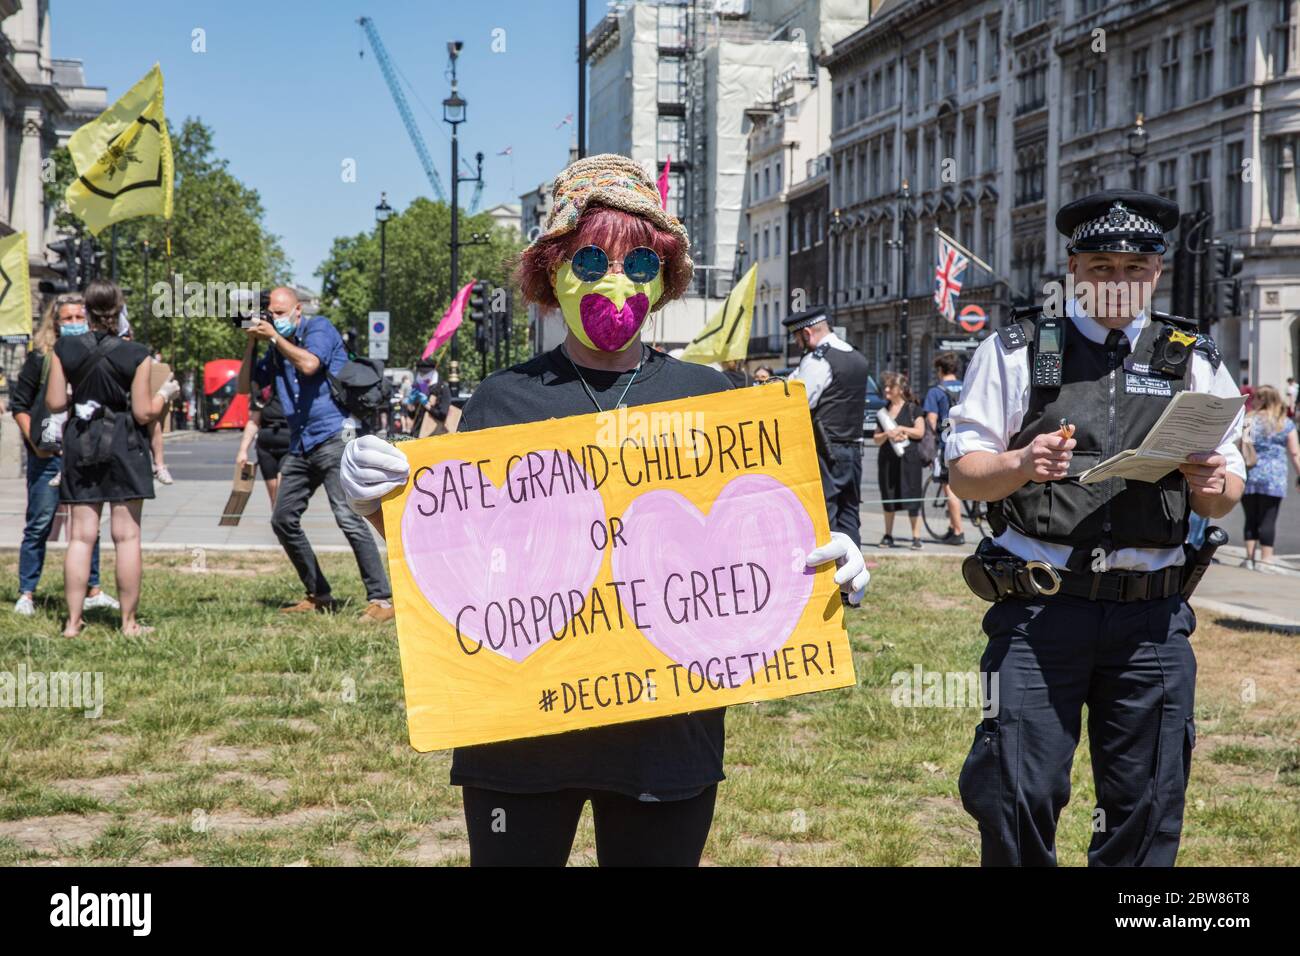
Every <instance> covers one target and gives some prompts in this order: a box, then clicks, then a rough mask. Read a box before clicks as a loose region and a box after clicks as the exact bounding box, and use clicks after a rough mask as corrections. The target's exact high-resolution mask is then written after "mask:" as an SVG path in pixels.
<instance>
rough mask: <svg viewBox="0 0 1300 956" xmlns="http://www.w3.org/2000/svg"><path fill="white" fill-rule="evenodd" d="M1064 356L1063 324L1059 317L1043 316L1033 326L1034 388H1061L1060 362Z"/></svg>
mask: <svg viewBox="0 0 1300 956" xmlns="http://www.w3.org/2000/svg"><path fill="white" fill-rule="evenodd" d="M1064 355H1065V323H1064V322H1063V321H1062V320H1061V318H1060V317H1059V316H1044V317H1042V318H1040V319H1039V320H1038V321H1037V322H1036V323H1035V324H1034V368H1033V386H1034V388H1060V387H1061V361H1062V358H1063V357H1064Z"/></svg>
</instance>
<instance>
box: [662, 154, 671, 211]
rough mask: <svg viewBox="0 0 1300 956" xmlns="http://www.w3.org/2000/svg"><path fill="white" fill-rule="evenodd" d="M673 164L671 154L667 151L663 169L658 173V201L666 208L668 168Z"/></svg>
mask: <svg viewBox="0 0 1300 956" xmlns="http://www.w3.org/2000/svg"><path fill="white" fill-rule="evenodd" d="M672 165H673V154H672V153H669V154H668V158H667V159H665V160H664V171H663V172H661V173H660V174H659V202H660V204H661V205H662V206H663V208H665V209H667V208H668V170H670V169H671V168H672Z"/></svg>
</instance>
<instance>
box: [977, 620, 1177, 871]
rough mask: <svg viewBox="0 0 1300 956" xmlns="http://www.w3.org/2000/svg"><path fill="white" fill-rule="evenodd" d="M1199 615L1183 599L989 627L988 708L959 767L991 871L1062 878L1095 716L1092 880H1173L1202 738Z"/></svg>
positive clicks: (988, 623) (985, 661)
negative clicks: (1078, 770) (1082, 748)
mask: <svg viewBox="0 0 1300 956" xmlns="http://www.w3.org/2000/svg"><path fill="white" fill-rule="evenodd" d="M1195 629H1196V615H1195V613H1194V612H1193V611H1192V609H1191V608H1190V607H1188V605H1187V602H1186V601H1184V600H1183V598H1182V596H1181V595H1173V596H1171V597H1168V598H1161V599H1159V600H1151V601H1133V602H1130V603H1126V604H1121V603H1119V602H1114V601H1088V600H1085V599H1083V598H1076V597H1069V596H1065V595H1056V596H1054V597H1047V598H1035V599H1030V600H1025V599H1019V600H1017V599H1008V600H1005V601H1001V602H999V603H997V604H994V605H993V606H992V607H990V608H989V610H988V612H987V613H986V614H985V616H984V632H985V633H986V634H987V635H988V638H989V641H988V646H987V648H986V649H985V651H984V655H983V657H982V658H981V659H980V670H981V672H983V673H984V674H987V675H988V677H987V680H988V682H989V683H988V685H987V686H988V687H989V694H988V697H989V700H988V705H987V706H986V710H985V715H986V716H985V718H984V720H983V721H981V723H980V725H979V726H978V727H977V728H976V730H975V743H974V746H973V747H972V748H971V752H970V755H969V756H968V757H967V758H966V763H965V765H964V766H963V767H962V771H961V777H960V779H959V781H958V789H959V790H960V792H961V800H962V805H963V806H964V807H965V808H966V811H967V812H968V813H969V814H970V815H971V816H973V817H974V818H975V819H976V821H977V822H978V823H979V831H980V842H981V861H982V863H983V865H985V866H1054V865H1055V864H1056V824H1057V820H1058V818H1059V817H1060V813H1061V809H1062V808H1063V807H1064V806H1065V804H1066V803H1067V802H1068V801H1069V799H1070V767H1071V765H1072V763H1073V762H1074V751H1075V748H1076V747H1077V746H1078V744H1079V731H1080V725H1081V714H1082V710H1083V707H1084V705H1085V704H1086V705H1087V708H1088V739H1089V743H1090V745H1091V752H1092V772H1093V781H1094V785H1095V789H1096V801H1097V802H1096V808H1095V809H1094V811H1093V815H1092V831H1093V832H1092V842H1091V843H1090V845H1089V847H1088V864H1089V865H1090V866H1172V865H1173V863H1174V857H1175V856H1176V855H1177V854H1178V841H1179V837H1180V835H1181V832H1182V825H1183V799H1184V794H1185V793H1186V790H1187V782H1188V778H1189V774H1190V772H1191V762H1192V748H1193V747H1194V746H1195V745H1196V727H1195V724H1194V722H1193V719H1192V713H1193V706H1194V697H1195V686H1196V657H1195V655H1194V654H1193V653H1192V646H1191V642H1190V640H1189V639H1190V637H1191V634H1192V632H1193V631H1194V630H1195Z"/></svg>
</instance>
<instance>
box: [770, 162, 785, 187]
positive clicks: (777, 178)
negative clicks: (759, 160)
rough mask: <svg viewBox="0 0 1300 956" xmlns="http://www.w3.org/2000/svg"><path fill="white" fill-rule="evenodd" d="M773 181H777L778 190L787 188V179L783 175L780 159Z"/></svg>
mask: <svg viewBox="0 0 1300 956" xmlns="http://www.w3.org/2000/svg"><path fill="white" fill-rule="evenodd" d="M772 181H773V182H774V183H776V191H777V192H780V191H781V190H783V189H785V179H783V178H782V176H781V160H779V159H778V160H777V161H776V175H775V176H774V177H773V178H772Z"/></svg>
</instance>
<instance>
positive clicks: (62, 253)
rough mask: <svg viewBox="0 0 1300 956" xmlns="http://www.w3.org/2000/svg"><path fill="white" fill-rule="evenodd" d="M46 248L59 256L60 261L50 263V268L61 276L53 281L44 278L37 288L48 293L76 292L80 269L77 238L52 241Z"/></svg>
mask: <svg viewBox="0 0 1300 956" xmlns="http://www.w3.org/2000/svg"><path fill="white" fill-rule="evenodd" d="M45 248H47V249H49V250H50V251H51V252H53V253H54V254H55V255H56V256H57V257H58V261H56V262H52V263H50V266H49V268H50V270H51V271H52V272H54V273H55V274H56V275H58V276H59V278H58V279H56V280H53V281H51V280H49V279H42V280H41V281H40V283H39V285H38V286H37V288H39V289H40V290H41V291H42V292H44V293H46V294H48V295H62V294H63V293H65V292H76V291H77V288H78V286H77V282H78V279H79V276H78V272H79V271H80V270H79V267H78V264H77V240H75V239H60V240H59V241H58V242H51V243H50V244H49V245H48V246H46V247H45Z"/></svg>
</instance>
